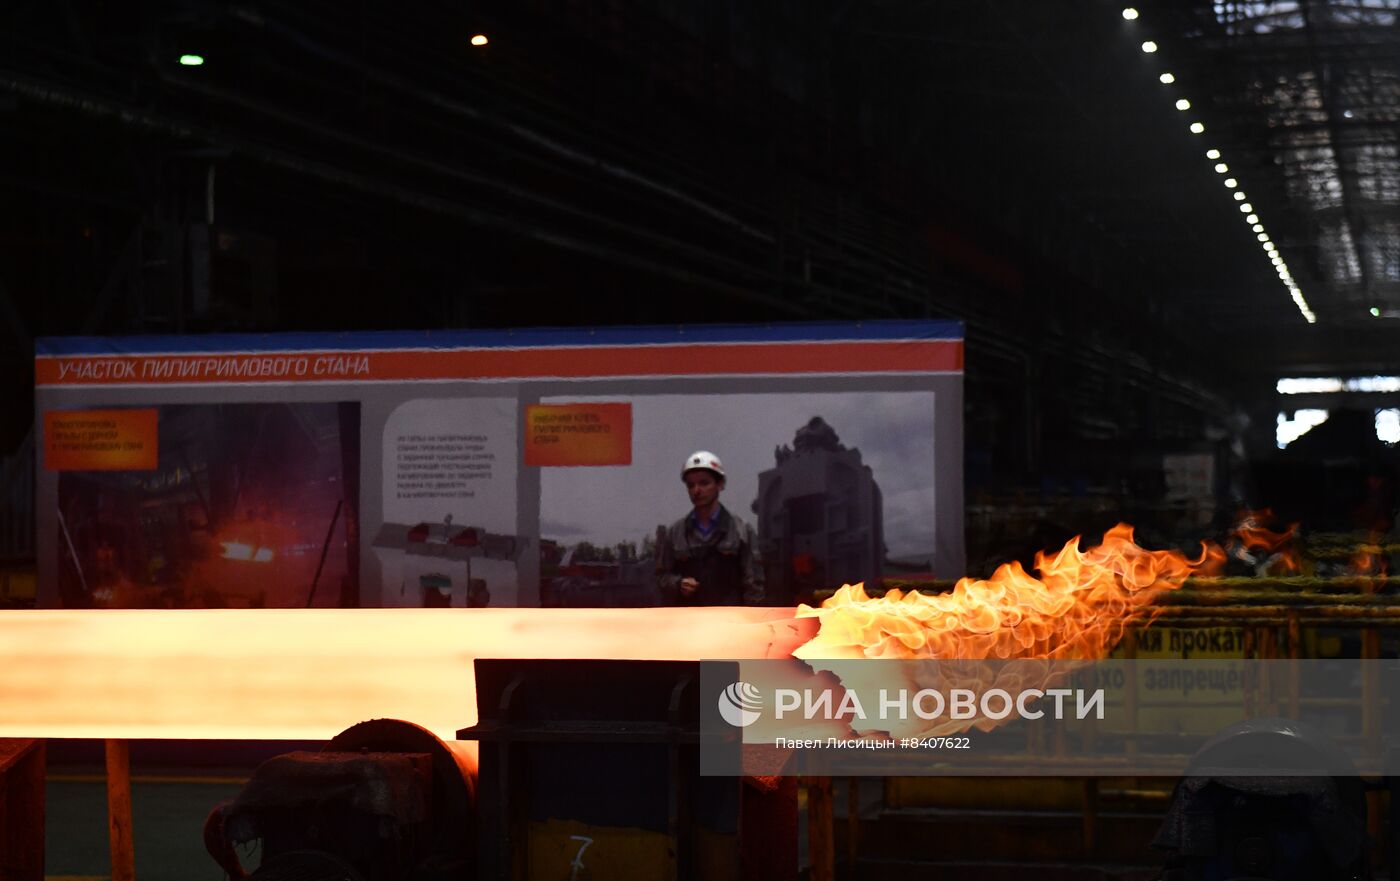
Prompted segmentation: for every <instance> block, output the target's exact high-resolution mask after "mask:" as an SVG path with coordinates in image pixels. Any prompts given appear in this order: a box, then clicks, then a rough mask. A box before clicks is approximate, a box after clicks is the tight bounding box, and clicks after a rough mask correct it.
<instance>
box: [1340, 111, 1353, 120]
mask: <svg viewBox="0 0 1400 881" xmlns="http://www.w3.org/2000/svg"><path fill="white" fill-rule="evenodd" d="M1354 116H1356V114H1355V113H1352V112H1351V111H1350V110H1343V111H1342V117H1343V118H1345V119H1351V118H1352V117H1354Z"/></svg>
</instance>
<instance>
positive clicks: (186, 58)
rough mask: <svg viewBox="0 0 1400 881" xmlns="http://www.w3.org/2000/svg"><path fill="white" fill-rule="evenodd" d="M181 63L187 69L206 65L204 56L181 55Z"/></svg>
mask: <svg viewBox="0 0 1400 881" xmlns="http://www.w3.org/2000/svg"><path fill="white" fill-rule="evenodd" d="M180 63H181V64H183V65H184V66H185V67H199V66H200V65H201V64H203V63H204V56H203V55H181V56H180Z"/></svg>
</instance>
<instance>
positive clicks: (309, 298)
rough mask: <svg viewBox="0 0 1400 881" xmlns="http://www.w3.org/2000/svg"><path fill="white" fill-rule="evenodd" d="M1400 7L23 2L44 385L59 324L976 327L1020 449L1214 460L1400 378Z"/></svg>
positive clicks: (1007, 427) (17, 238)
mask: <svg viewBox="0 0 1400 881" xmlns="http://www.w3.org/2000/svg"><path fill="white" fill-rule="evenodd" d="M1397 5H1400V0H1383V2H1382V0H1351V2H1323V0H1311V2H1305V3H1301V4H1300V3H1297V2H1275V3H1223V4H1222V3H1210V2H1191V3H1187V2H1152V0H1144V2H1142V3H1141V4H1140V5H1138V7H1137V9H1138V12H1139V15H1138V17H1137V18H1136V19H1134V20H1126V19H1125V18H1124V17H1123V16H1122V14H1121V10H1122V8H1123V4H1121V3H1105V2H1097V0H1095V2H1058V0H976V2H972V0H968V2H957V0H935V2H915V0H869V2H862V3H850V2H840V0H800V2H799V0H785V2H780V0H773V2H747V0H743V2H741V0H731V2H700V0H608V2H596V0H594V2H583V0H577V2H545V0H515V2H477V3H465V4H445V3H415V4H409V5H406V6H401V5H394V6H389V5H380V4H366V3H361V4H358V5H354V4H352V5H346V4H333V3H318V2H296V3H276V4H255V3H221V2H207V0H179V2H148V3H144V4H140V5H137V6H132V5H127V4H112V3H103V2H84V0H64V2H56V3H55V2H49V0H14V2H12V3H10V4H8V5H7V7H6V8H5V9H4V10H3V12H0V21H2V22H3V24H0V28H3V32H4V36H3V37H0V128H3V130H4V132H5V134H6V137H5V138H3V139H0V164H3V169H0V202H2V203H3V204H4V205H5V210H4V211H3V212H0V318H3V319H4V321H5V326H6V327H8V331H7V332H8V333H9V336H8V338H7V339H9V340H13V341H14V342H15V343H16V345H14V346H13V347H10V346H8V344H7V348H8V349H9V351H10V352H12V353H13V354H14V358H13V360H12V361H7V362H6V364H7V366H8V367H10V368H12V369H11V372H10V377H11V379H12V380H15V382H14V383H13V384H14V385H15V388H13V389H10V390H9V391H7V392H6V396H7V400H11V401H17V400H21V395H20V392H19V391H18V389H23V388H27V386H26V384H27V383H28V381H29V380H28V378H27V375H26V374H25V371H26V370H27V367H26V365H27V359H28V354H27V352H28V351H29V349H28V346H29V341H30V340H31V339H32V338H33V337H34V336H36V335H41V334H69V333H140V332H164V331H183V332H199V331H208V330H235V329H254V330H281V329H298V328H321V329H339V328H346V329H350V328H360V327H440V326H463V325H468V326H503V325H522V324H585V323H586V324H609V323H630V322H653V323H654V322H696V321H769V320H791V319H818V318H831V319H851V318H886V317H923V316H935V317H953V318H961V319H963V320H965V321H966V322H967V324H968V336H969V347H968V363H969V366H968V380H969V383H970V395H969V398H970V400H977V401H981V402H983V403H984V408H983V409H984V410H985V415H979V414H978V413H973V414H972V416H971V418H970V421H969V431H970V433H971V434H973V435H975V434H976V433H978V432H979V431H981V432H996V433H997V434H998V436H999V437H1000V435H1003V434H1004V435H1005V437H1006V439H1005V440H998V441H997V443H1000V444H1004V445H1008V449H1000V448H999V450H1000V452H999V453H998V456H999V457H1000V459H1001V460H1005V459H1006V458H1008V457H1012V458H1015V459H1016V461H1017V462H1018V463H1019V467H1021V468H1023V469H1025V470H1027V471H1034V470H1035V469H1036V468H1037V466H1038V461H1039V459H1040V454H1039V453H1038V452H1037V450H1039V449H1041V446H1042V445H1041V444H1040V441H1039V440H1038V438H1041V437H1042V436H1048V435H1055V434H1057V433H1058V434H1059V435H1062V440H1063V441H1064V444H1065V445H1066V447H1067V449H1068V448H1070V447H1072V444H1073V442H1077V441H1082V440H1084V439H1086V438H1088V439H1116V440H1118V441H1126V440H1132V439H1134V438H1140V439H1144V440H1152V441H1154V442H1157V441H1162V440H1163V439H1169V438H1172V437H1201V436H1204V435H1205V434H1206V433H1209V431H1213V430H1215V429H1216V428H1219V427H1220V426H1222V425H1225V424H1226V423H1228V422H1230V420H1231V419H1233V418H1234V416H1233V414H1238V413H1240V412H1253V411H1255V410H1259V411H1261V412H1262V410H1266V409H1268V408H1269V407H1270V406H1272V398H1271V397H1270V396H1271V394H1272V383H1273V379H1274V378H1275V377H1277V376H1280V375H1290V374H1309V373H1318V372H1327V373H1342V374H1355V373H1366V372H1386V371H1393V370H1394V369H1395V368H1396V366H1397V365H1396V364H1395V361H1396V360H1397V357H1400V349H1397V347H1396V346H1395V341H1396V339H1397V333H1396V331H1395V330H1394V329H1393V327H1400V290H1397V277H1400V276H1398V275H1397V274H1398V273H1400V253H1397V243H1396V242H1397V220H1396V213H1395V210H1396V209H1395V202H1396V199H1397V188H1400V182H1397V166H1396V140H1395V138H1396V116H1397V112H1400V109H1398V108H1400V99H1397V93H1396V79H1395V77H1396V66H1397V64H1400V60H1397V59H1400V53H1398V52H1397V51H1396V50H1397V48H1398V47H1397V25H1396V21H1395V19H1396V11H1395V7H1396V6H1397ZM476 33H482V34H487V35H489V37H490V42H489V44H488V45H486V46H482V47H474V46H472V45H470V42H469V38H470V36H471V35H473V34H476ZM1145 40H1153V41H1154V42H1155V43H1157V45H1158V49H1157V51H1156V52H1153V53H1145V52H1144V51H1142V49H1141V48H1140V47H1141V44H1142V43H1143V41H1145ZM186 54H199V55H201V56H202V57H203V59H204V64H203V65H201V66H197V67H196V66H185V65H182V64H181V63H180V58H181V56H182V55H186ZM1164 72H1171V73H1172V74H1173V77H1174V81H1173V82H1172V83H1170V84H1164V83H1162V82H1160V77H1161V74H1163V73H1164ZM1182 97H1185V98H1188V99H1189V100H1190V102H1191V104H1192V108H1191V110H1190V112H1182V111H1178V110H1177V109H1176V108H1175V107H1174V102H1175V101H1176V100H1178V99H1180V98H1182ZM1193 121H1199V122H1201V123H1202V124H1203V125H1204V127H1205V131H1204V132H1203V133H1201V134H1192V133H1191V132H1190V131H1189V130H1188V124H1189V123H1190V122H1193ZM1208 149H1216V150H1219V151H1221V154H1222V160H1221V161H1224V162H1226V163H1227V164H1228V166H1229V171H1228V175H1230V176H1232V177H1236V178H1238V181H1239V186H1238V188H1239V189H1244V190H1245V191H1247V196H1248V200H1250V203H1251V207H1253V208H1254V209H1255V210H1256V212H1257V214H1258V216H1259V219H1260V220H1261V221H1262V223H1261V226H1263V227H1264V228H1266V229H1267V231H1268V234H1269V235H1270V236H1271V241H1274V242H1276V243H1277V246H1278V248H1279V253H1280V255H1281V258H1280V259H1281V260H1282V261H1286V265H1287V267H1288V268H1289V270H1290V272H1291V276H1290V278H1292V279H1293V280H1295V282H1296V284H1297V287H1298V289H1299V290H1301V291H1302V296H1305V297H1306V300H1305V302H1306V303H1307V304H1308V306H1309V308H1310V310H1311V311H1312V312H1314V313H1315V314H1316V316H1317V323H1316V324H1309V323H1308V322H1307V321H1305V320H1304V316H1303V314H1302V313H1301V312H1300V309H1299V308H1298V307H1297V306H1296V305H1295V303H1294V300H1293V299H1292V298H1291V293H1290V290H1289V288H1288V287H1287V286H1286V284H1285V282H1284V280H1281V279H1280V277H1279V276H1278V274H1277V268H1276V267H1275V266H1274V265H1273V263H1272V261H1271V259H1270V257H1269V255H1268V254H1266V253H1265V252H1264V250H1262V245H1261V243H1260V242H1259V241H1258V240H1257V234H1256V232H1255V231H1254V230H1253V229H1252V228H1251V225H1250V224H1248V223H1246V222H1245V215H1244V214H1242V213H1241V212H1240V211H1239V210H1238V208H1239V203H1237V202H1236V201H1235V200H1233V199H1232V197H1231V192H1232V191H1231V190H1229V189H1227V188H1226V187H1223V186H1222V181H1223V179H1224V175H1223V174H1217V173H1216V172H1215V170H1214V168H1213V166H1214V164H1215V160H1212V159H1208V158H1207V156H1206V151H1207V150H1208ZM1372 308H1375V309H1376V310H1377V311H1378V312H1380V313H1381V314H1380V317H1379V318H1377V317H1373V316H1372V315H1371V314H1370V311H1369V310H1371V309H1372ZM24 394H27V391H26V392H24ZM1066 414H1068V415H1066ZM979 419H982V420H983V421H982V422H981V423H979ZM1212 426H1214V427H1215V428H1212ZM1012 448H1014V449H1012ZM1071 451H1072V450H1071ZM1066 455H1068V453H1066Z"/></svg>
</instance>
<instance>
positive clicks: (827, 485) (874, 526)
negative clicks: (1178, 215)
mask: <svg viewBox="0 0 1400 881" xmlns="http://www.w3.org/2000/svg"><path fill="white" fill-rule="evenodd" d="M962 364H963V341H962V328H961V326H960V325H958V324H955V323H948V322H867V323H861V324H798V325H783V326H775V327H756V326H755V327H749V326H696V327H672V328H608V329H597V330H522V331H463V332H431V333H426V332H425V333H398V332H392V333H358V334H283V335H269V336H242V335H222V336H180V337H141V338H136V337H133V338H124V339H123V338H117V339H112V338H81V339H80V338H62V339H46V340H41V341H40V342H39V345H38V354H37V358H36V363H35V373H36V377H37V380H36V384H37V389H36V397H37V410H38V412H39V414H40V416H39V419H38V431H39V444H38V449H39V457H40V461H39V470H38V474H39V477H38V490H37V491H38V505H37V508H38V530H39V532H38V535H39V578H40V587H39V602H40V605H42V606H46V607H64V608H89V607H110V608H150V607H171V608H187V607H228V606H241V607H260V606H266V607H304V606H434V605H437V606H447V605H451V606H536V605H550V606H645V605H656V604H659V603H663V602H674V601H676V598H675V596H674V594H668V593H667V592H666V591H664V590H661V589H659V586H658V575H665V574H667V572H668V571H669V570H668V567H669V566H671V565H672V563H673V562H674V559H673V558H674V556H675V554H674V553H673V551H674V548H671V547H670V544H672V542H671V539H670V538H669V536H668V531H669V530H671V529H672V528H673V526H674V525H675V524H677V522H678V521H680V520H682V518H685V517H686V515H687V514H688V513H689V512H690V511H691V499H690V498H689V497H688V495H687V487H686V486H685V485H684V484H683V483H682V480H681V472H682V466H683V464H684V463H685V462H686V460H687V457H688V456H690V455H691V454H692V453H693V452H696V451H699V450H704V451H707V452H709V453H712V454H714V456H716V457H717V458H718V459H719V460H721V461H722V469H723V471H724V475H725V480H724V482H723V485H722V487H721V488H720V490H719V501H720V504H721V505H722V506H723V508H724V509H725V511H727V512H729V513H730V515H731V519H730V520H729V521H726V522H728V523H733V524H736V525H737V526H736V528H738V527H740V526H741V527H745V528H748V529H752V544H753V545H754V547H753V548H752V551H753V554H752V559H753V565H754V567H755V569H756V571H757V580H761V581H762V583H763V596H764V599H763V601H764V602H765V603H767V604H773V605H788V604H792V603H795V602H799V601H803V600H804V599H806V598H807V597H808V596H810V594H811V592H812V591H814V590H816V589H820V588H825V587H833V586H839V585H840V584H842V583H844V582H856V581H866V582H878V581H879V580H880V579H882V578H884V577H892V576H899V577H909V576H911V575H915V576H916V575H919V574H924V575H930V576H936V577H952V576H956V575H961V574H962V571H963V519H962V517H963V488H962V448H963V438H962V409H963V398H962Z"/></svg>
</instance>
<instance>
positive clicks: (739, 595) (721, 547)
mask: <svg viewBox="0 0 1400 881" xmlns="http://www.w3.org/2000/svg"><path fill="white" fill-rule="evenodd" d="M681 480H682V481H684V482H685V489H686V492H687V493H689V495H690V504H691V508H692V510H691V512H690V513H689V514H687V515H686V516H684V517H682V518H681V519H679V520H677V521H676V522H675V523H673V524H671V527H670V528H669V529H666V530H658V532H659V534H658V536H657V538H658V540H657V549H656V574H657V579H656V580H657V586H658V588H659V589H660V591H661V599H662V602H663V603H665V604H667V605H673V606H739V605H749V606H756V605H760V604H761V603H762V602H763V566H762V564H761V562H760V560H759V557H758V536H757V534H756V533H755V532H754V529H753V527H752V526H750V525H749V524H748V523H745V522H744V521H743V520H742V519H740V518H739V517H737V516H735V515H734V514H733V513H731V512H730V511H729V509H727V508H725V507H724V506H723V505H721V504H720V502H719V494H720V493H721V492H722V491H723V490H724V481H725V474H724V464H723V463H722V462H720V459H719V456H716V455H715V454H714V453H711V452H709V451H708V450H697V451H696V452H694V453H691V454H690V455H689V456H687V457H686V460H685V464H684V465H682V466H681Z"/></svg>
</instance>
